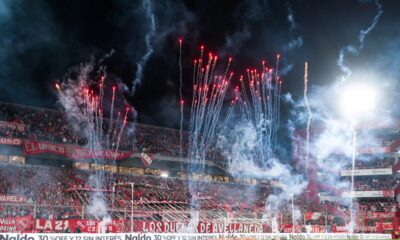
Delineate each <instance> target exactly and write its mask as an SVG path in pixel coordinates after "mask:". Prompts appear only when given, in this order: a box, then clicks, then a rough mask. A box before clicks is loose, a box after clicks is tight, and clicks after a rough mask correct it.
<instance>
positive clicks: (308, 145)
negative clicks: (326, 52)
mask: <svg viewBox="0 0 400 240" xmlns="http://www.w3.org/2000/svg"><path fill="white" fill-rule="evenodd" d="M307 93H308V63H307V62H305V63H304V103H305V104H306V108H307V129H306V131H307V132H306V156H305V160H304V161H305V172H306V175H308V162H309V157H310V125H311V118H312V114H311V108H310V104H309V102H308V96H307Z"/></svg>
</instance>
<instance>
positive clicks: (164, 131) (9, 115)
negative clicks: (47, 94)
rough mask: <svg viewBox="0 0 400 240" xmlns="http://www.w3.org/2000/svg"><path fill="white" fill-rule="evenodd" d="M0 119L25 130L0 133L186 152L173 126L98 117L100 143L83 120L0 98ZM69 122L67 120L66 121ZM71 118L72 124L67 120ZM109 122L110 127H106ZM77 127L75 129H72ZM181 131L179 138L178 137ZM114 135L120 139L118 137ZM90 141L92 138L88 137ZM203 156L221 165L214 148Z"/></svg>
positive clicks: (124, 148)
mask: <svg viewBox="0 0 400 240" xmlns="http://www.w3.org/2000/svg"><path fill="white" fill-rule="evenodd" d="M0 121H4V122H10V123H19V124H23V125H25V130H24V131H21V129H10V128H0V136H8V137H19V138H25V139H30V140H43V141H51V142H57V143H65V144H79V145H82V146H85V145H87V146H89V147H90V146H91V144H92V145H96V146H97V145H102V147H103V148H105V149H107V148H108V149H113V150H116V149H118V150H122V151H136V152H146V153H149V154H160V155H164V156H170V157H180V156H183V157H186V156H188V148H189V144H188V143H189V135H188V132H186V131H182V132H180V131H179V130H176V129H169V128H161V127H156V126H150V125H145V124H132V123H128V124H127V125H125V127H124V128H123V131H122V132H121V134H120V131H121V129H122V127H121V124H122V123H121V121H119V124H118V123H117V121H116V120H115V119H114V121H113V124H110V121H109V119H102V120H101V121H99V122H102V123H103V124H102V131H103V137H102V138H97V139H96V141H99V139H100V141H101V142H100V143H97V142H96V143H92V142H90V141H89V140H88V139H87V137H85V134H84V133H83V132H82V129H85V128H87V127H85V126H84V125H85V124H84V123H81V125H82V126H78V128H77V127H76V126H73V125H72V124H74V125H77V124H79V123H77V121H67V116H66V114H64V113H62V112H59V111H55V110H50V109H42V108H34V107H26V106H21V105H13V104H8V103H1V102H0ZM69 122H70V123H69ZM71 122H72V124H71ZM110 126H111V131H109V130H108V129H110ZM74 129H78V130H74ZM181 135H182V142H181V141H180V139H181ZM118 137H120V139H119V140H118ZM92 141H93V140H92ZM206 157H207V160H211V161H213V162H214V163H216V164H219V165H221V166H223V164H224V161H219V160H221V158H223V156H222V154H221V153H220V152H219V151H218V149H215V148H210V149H209V151H208V152H207V154H206Z"/></svg>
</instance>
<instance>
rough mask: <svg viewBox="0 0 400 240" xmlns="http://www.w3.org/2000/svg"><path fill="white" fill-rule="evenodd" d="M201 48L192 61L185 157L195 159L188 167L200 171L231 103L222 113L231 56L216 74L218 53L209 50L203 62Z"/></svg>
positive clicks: (229, 109)
mask: <svg viewBox="0 0 400 240" xmlns="http://www.w3.org/2000/svg"><path fill="white" fill-rule="evenodd" d="M203 51H204V47H201V54H200V58H199V59H198V60H195V61H194V71H193V96H192V106H191V118H190V121H189V132H190V138H189V157H190V159H191V160H192V161H194V162H195V164H194V165H193V166H191V167H194V166H196V167H195V168H198V169H191V171H194V170H199V171H200V172H202V171H204V161H205V158H206V155H207V152H208V150H209V148H210V145H212V144H213V143H215V141H216V139H217V137H216V136H217V135H218V134H217V133H218V132H219V131H221V129H222V128H224V125H225V123H226V122H227V118H229V116H230V114H231V112H232V109H231V108H233V107H232V104H233V103H234V102H231V105H230V107H229V108H228V111H227V113H226V114H225V115H223V116H222V115H221V112H222V109H223V107H224V100H225V95H226V93H227V89H228V86H229V82H230V81H231V79H232V76H233V73H230V74H229V75H228V72H229V66H230V63H231V58H230V59H229V61H228V64H227V67H226V69H225V71H224V74H223V75H216V74H215V68H216V65H217V60H218V57H217V56H214V55H213V54H211V53H210V54H209V55H208V59H207V61H205V62H204V61H203ZM221 123H222V124H221ZM221 125H222V127H221Z"/></svg>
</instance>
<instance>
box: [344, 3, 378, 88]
mask: <svg viewBox="0 0 400 240" xmlns="http://www.w3.org/2000/svg"><path fill="white" fill-rule="evenodd" d="M375 5H376V11H377V13H376V15H375V17H374V18H373V21H372V23H371V25H370V26H369V27H368V28H367V29H365V30H361V31H360V33H359V35H358V41H359V45H358V46H353V45H348V46H346V47H343V48H342V49H340V51H339V58H338V60H337V65H338V66H339V67H340V69H341V70H342V71H343V72H344V73H345V76H342V79H341V81H342V82H345V81H347V79H348V78H349V77H350V75H351V73H352V72H351V70H350V68H349V67H348V66H347V65H346V64H345V63H344V58H345V54H346V53H351V54H353V55H358V54H359V53H360V51H361V50H362V49H363V48H364V40H365V38H366V37H367V36H368V34H369V33H370V32H371V31H372V30H373V29H374V28H375V26H376V24H377V23H378V20H379V18H380V17H381V16H382V14H383V10H382V4H381V3H380V2H379V1H378V0H376V1H375Z"/></svg>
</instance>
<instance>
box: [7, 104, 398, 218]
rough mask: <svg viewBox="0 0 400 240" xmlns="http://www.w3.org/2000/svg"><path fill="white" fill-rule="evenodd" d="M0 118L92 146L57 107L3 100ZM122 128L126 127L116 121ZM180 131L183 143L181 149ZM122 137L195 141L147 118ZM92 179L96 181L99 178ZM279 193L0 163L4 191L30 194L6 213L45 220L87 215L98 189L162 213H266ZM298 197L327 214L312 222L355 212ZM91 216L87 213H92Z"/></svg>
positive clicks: (361, 185)
mask: <svg viewBox="0 0 400 240" xmlns="http://www.w3.org/2000/svg"><path fill="white" fill-rule="evenodd" d="M0 121H4V122H9V123H18V124H22V125H23V126H24V129H23V130H22V129H21V128H0V136H9V137H19V138H24V139H35V140H43V141H52V142H59V143H65V144H79V145H85V144H87V139H85V136H82V134H81V133H80V132H75V131H73V130H72V129H73V128H72V127H71V126H70V125H69V124H68V121H66V116H65V114H63V113H61V112H58V111H54V110H46V109H38V108H31V107H24V106H19V105H10V104H5V103H0ZM104 123H105V124H104V125H105V129H107V127H108V126H109V124H108V122H107V120H105V121H104ZM115 129H116V131H119V130H118V128H117V127H116V128H115ZM128 129H129V128H128ZM105 131H107V130H105ZM181 134H182V137H183V141H182V149H181V148H180V137H181ZM111 135H113V134H111ZM117 135H118V134H117ZM121 138H122V139H121V141H119V145H118V147H119V149H120V150H127V151H139V152H147V153H151V154H163V155H166V156H173V157H179V156H180V155H181V154H183V155H184V156H186V155H187V149H188V147H189V146H188V142H189V141H188V139H189V136H188V133H187V132H182V133H181V132H180V131H178V130H173V129H165V128H158V127H153V126H147V125H141V124H136V125H135V130H134V131H133V133H132V132H131V131H129V130H127V131H124V132H123V133H122V134H121ZM111 142H112V143H111V145H110V146H109V147H111V148H115V147H116V145H115V142H114V141H113V140H112V141H111ZM113 142H114V143H113ZM181 151H182V152H181ZM207 156H212V157H215V158H221V157H222V156H221V155H220V153H219V152H218V150H216V149H211V150H210V152H209V153H208V154H207ZM393 164H394V159H393V158H384V159H372V160H369V161H365V160H361V159H358V160H357V161H356V168H357V169H369V168H388V167H391V166H392V165H393ZM94 174H97V175H94ZM98 174H100V175H98ZM93 176H94V177H93ZM93 178H94V179H95V180H94V181H92V180H93ZM123 182H134V183H135V186H134V193H133V196H132V190H131V188H130V186H129V185H126V186H118V185H117V184H118V183H123ZM99 183H100V184H99ZM393 186H394V182H393V179H392V176H379V177H357V178H356V181H355V189H356V190H358V191H369V190H389V189H393ZM114 189H116V191H114ZM273 191H276V189H274V188H272V187H271V186H267V185H262V184H258V185H254V186H248V185H244V184H239V183H218V182H210V181H202V180H196V181H194V182H188V181H187V180H185V179H178V178H161V177H154V176H133V175H123V174H116V173H111V172H100V173H99V171H97V172H92V171H85V170H78V169H69V168H49V167H45V166H40V167H39V166H37V167H32V166H29V167H26V166H12V165H7V166H0V194H8V195H21V196H24V197H25V198H26V202H24V203H23V204H9V203H8V204H3V203H2V204H0V218H5V217H16V216H28V215H32V216H35V217H37V218H45V219H71V218H82V217H83V215H84V214H85V213H86V211H85V208H86V207H87V206H88V205H90V202H91V197H92V195H93V193H94V192H102V195H103V196H104V198H105V200H106V204H107V205H108V206H107V208H110V209H111V208H112V209H114V210H116V211H117V212H118V211H120V212H125V214H126V209H130V207H131V203H132V200H133V202H134V210H135V211H151V212H160V211H163V210H176V209H178V210H183V211H186V210H188V209H189V208H195V209H199V210H206V211H225V212H250V213H254V214H256V215H259V214H258V213H260V212H265V209H266V206H265V201H266V199H267V198H268V196H269V195H270V194H271V193H272V192H273ZM294 203H295V205H296V208H298V209H299V210H300V211H301V212H303V213H305V212H319V213H321V214H322V215H325V216H327V217H326V218H320V219H317V220H313V221H315V222H314V223H315V224H316V223H320V222H321V221H329V223H336V224H339V223H341V224H343V219H342V218H340V217H338V216H341V215H343V212H346V211H348V208H347V207H346V206H345V205H342V204H339V203H338V202H334V201H330V202H309V201H307V199H305V198H302V197H299V198H296V199H295V200H294ZM33 206H34V207H33ZM357 206H358V210H359V211H366V212H367V211H372V212H393V211H395V210H396V207H395V206H396V202H395V201H393V200H390V201H382V200H370V201H368V202H360V204H358V205H357ZM279 211H280V212H282V219H284V220H283V221H284V222H291V206H290V204H286V205H282V207H281V208H280V209H279ZM157 216H159V215H157ZM328 216H336V217H328ZM85 217H86V218H87V217H88V215H86V216H85ZM89 217H90V215H89ZM260 217H261V216H260ZM156 219H157V218H156ZM321 219H322V220H321Z"/></svg>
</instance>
